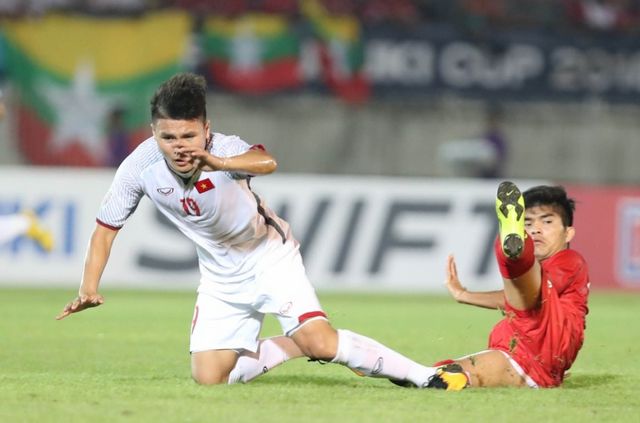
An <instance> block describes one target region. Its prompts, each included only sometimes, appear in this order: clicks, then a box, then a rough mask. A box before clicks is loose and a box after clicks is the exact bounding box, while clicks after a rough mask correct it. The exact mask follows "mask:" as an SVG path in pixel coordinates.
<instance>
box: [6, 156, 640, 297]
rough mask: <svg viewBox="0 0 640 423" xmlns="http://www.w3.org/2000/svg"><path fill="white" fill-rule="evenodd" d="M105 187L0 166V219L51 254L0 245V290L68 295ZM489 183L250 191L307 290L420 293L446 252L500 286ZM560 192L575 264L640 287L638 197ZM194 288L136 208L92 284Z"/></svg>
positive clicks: (362, 180)
mask: <svg viewBox="0 0 640 423" xmlns="http://www.w3.org/2000/svg"><path fill="white" fill-rule="evenodd" d="M112 177H113V171H112V170H97V169H70V168H66V169H60V168H56V169H55V170H54V169H53V168H51V169H49V168H24V167H22V168H18V167H16V168H0V181H2V191H1V193H0V214H4V213H10V212H14V211H20V210H24V209H31V210H33V211H35V212H36V213H37V214H38V215H39V216H40V217H41V218H42V220H43V222H44V223H45V224H46V225H47V226H49V227H50V228H51V230H52V231H53V232H54V234H55V238H56V245H55V248H54V250H53V251H52V252H51V253H46V252H44V251H43V250H41V249H40V248H39V247H38V246H37V245H36V244H35V243H34V242H33V241H31V240H29V239H26V238H24V237H21V238H18V239H16V240H14V241H12V242H10V243H8V244H6V245H3V246H0V285H11V284H20V285H34V286H73V287H75V286H77V284H78V282H79V279H80V275H81V273H82V264H83V260H84V254H85V248H86V245H87V242H88V240H89V237H90V234H91V231H92V230H93V228H94V226H95V215H96V212H97V210H98V207H99V205H100V202H101V200H102V197H103V195H104V194H105V193H106V191H107V190H108V188H109V184H110V182H111V180H112ZM518 182H519V184H520V185H521V187H522V188H527V187H528V186H532V185H534V184H538V183H540V181H534V180H528V181H518ZM496 185H497V182H496V181H491V180H474V179H426V178H425V179H418V178H394V177H345V176H340V177H339V176H324V175H299V174H295V175H294V174H277V175H271V176H268V177H262V178H260V177H259V178H255V179H254V180H253V182H252V187H253V189H254V191H256V192H257V193H258V194H259V195H260V196H261V197H262V198H263V199H264V200H265V202H266V203H267V205H269V206H270V207H271V208H272V209H274V210H275V211H276V212H277V213H278V214H279V215H281V216H283V217H285V218H286V219H287V220H288V221H289V222H290V223H291V226H292V229H293V232H294V235H295V236H296V238H297V239H298V240H299V241H300V247H301V249H302V252H303V256H304V259H305V264H306V267H307V270H308V273H309V277H310V279H311V280H312V281H313V283H314V285H315V286H316V287H317V288H319V289H324V290H374V291H375V290H381V291H425V292H442V291H443V290H444V285H443V280H444V275H445V262H446V257H447V255H448V254H450V253H453V254H454V255H455V256H456V260H457V263H458V268H459V271H460V277H461V280H462V281H463V283H464V284H465V285H466V286H467V287H468V288H470V289H474V290H492V289H498V288H500V286H501V283H500V277H499V274H498V271H497V268H496V265H495V260H494V258H493V249H492V242H493V239H494V236H495V234H496V231H497V223H496V219H495V212H494V201H493V198H494V195H495V189H496ZM570 194H572V195H575V196H576V198H577V199H578V201H579V204H578V208H579V212H578V213H577V220H576V225H577V226H578V234H579V235H578V237H577V238H576V241H575V243H574V246H575V247H576V248H577V249H578V250H579V251H581V252H583V253H584V254H585V256H586V257H587V259H588V261H589V263H590V265H591V271H592V278H591V279H592V282H593V283H594V285H595V286H602V287H605V288H612V287H640V259H639V257H640V190H632V189H629V190H622V189H610V188H604V187H601V188H600V190H598V189H595V188H591V187H570ZM594 222H596V224H594ZM603 247H605V248H603ZM603 258H605V259H606V260H604V259H603ZM198 280H199V275H198V269H197V259H196V254H195V249H194V247H193V246H192V245H191V243H190V242H189V241H188V240H187V239H186V238H185V237H184V236H183V235H181V234H180V233H179V232H177V230H176V229H175V228H173V227H172V226H170V224H169V223H168V222H167V221H166V220H165V219H164V218H163V217H162V216H161V214H160V213H157V212H156V211H155V209H154V207H153V206H152V205H151V203H150V202H149V201H148V200H147V199H143V200H142V203H141V204H140V207H139V208H138V210H137V211H136V213H135V214H134V215H133V216H132V217H131V218H130V220H129V221H128V222H127V224H126V225H125V227H124V228H123V229H122V230H121V232H120V234H119V235H118V237H117V239H116V243H115V246H114V248H113V251H112V255H111V259H110V262H109V265H108V266H107V269H106V271H105V274H104V279H103V286H104V287H112V286H123V287H132V288H133V287H135V288H140V287H149V288H160V289H165V288H166V289H169V288H195V286H196V285H197V282H198Z"/></svg>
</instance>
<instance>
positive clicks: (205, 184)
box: [196, 178, 215, 194]
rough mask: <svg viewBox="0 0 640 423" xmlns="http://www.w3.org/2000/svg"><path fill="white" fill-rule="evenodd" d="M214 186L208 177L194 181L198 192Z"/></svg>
mask: <svg viewBox="0 0 640 423" xmlns="http://www.w3.org/2000/svg"><path fill="white" fill-rule="evenodd" d="M214 188H215V185H213V182H211V179H209V178H207V179H203V180H201V181H198V182H196V191H198V192H199V193H200V194H202V193H203V192H207V191H209V190H212V189H214Z"/></svg>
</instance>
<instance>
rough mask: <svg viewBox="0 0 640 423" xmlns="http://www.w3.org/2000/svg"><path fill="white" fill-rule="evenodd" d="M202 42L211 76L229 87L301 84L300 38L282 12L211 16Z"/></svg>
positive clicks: (260, 89) (251, 89) (271, 88)
mask: <svg viewBox="0 0 640 423" xmlns="http://www.w3.org/2000/svg"><path fill="white" fill-rule="evenodd" d="M203 45H204V54H205V56H206V61H207V66H208V69H209V72H210V76H211V79H212V80H214V81H215V82H217V83H218V85H220V86H221V87H224V88H226V89H228V90H231V91H236V92H244V93H250V94H262V93H268V92H275V91H279V90H284V89H289V88H295V87H299V86H300V85H301V84H302V77H301V74H300V69H299V52H300V41H299V38H298V36H297V35H296V33H295V31H294V30H293V28H292V27H291V25H290V24H289V22H288V21H287V19H286V18H285V17H283V16H277V15H271V14H247V15H244V16H241V17H238V18H222V17H210V18H208V19H207V20H206V23H205V30H204V42H203Z"/></svg>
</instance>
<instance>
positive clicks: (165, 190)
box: [158, 188, 173, 195]
mask: <svg viewBox="0 0 640 423" xmlns="http://www.w3.org/2000/svg"><path fill="white" fill-rule="evenodd" d="M158 192H159V193H160V194H162V195H170V194H171V193H173V188H158Z"/></svg>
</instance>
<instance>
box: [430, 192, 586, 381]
mask: <svg viewBox="0 0 640 423" xmlns="http://www.w3.org/2000/svg"><path fill="white" fill-rule="evenodd" d="M574 209H575V202H574V201H573V200H572V199H570V198H568V197H567V193H566V192H565V190H564V188H562V187H558V186H538V187H534V188H531V189H529V190H527V191H525V192H524V195H522V194H521V192H520V190H519V189H518V187H517V186H516V185H515V184H513V183H511V182H503V183H502V184H501V185H500V187H499V188H498V194H497V201H496V212H497V215H498V220H499V223H500V236H499V237H498V238H497V239H496V243H495V253H496V258H497V260H498V266H499V269H500V273H501V274H502V278H503V281H504V289H503V290H500V291H493V292H470V291H467V290H466V289H465V288H464V287H463V286H462V284H461V282H460V280H459V279H458V273H457V269H456V264H455V260H454V258H453V257H452V256H449V258H448V263H447V279H446V284H447V288H448V289H449V292H450V293H451V295H452V296H453V297H454V298H455V300H456V301H458V302H460V303H465V304H471V305H476V306H479V307H485V308H491V309H500V310H503V312H504V315H505V317H504V319H502V320H501V321H500V322H498V323H497V324H496V325H495V327H494V328H493V330H492V331H491V334H490V336H489V346H488V350H485V351H481V352H478V353H475V354H471V355H468V356H465V357H462V358H459V359H457V360H446V361H445V362H441V363H439V364H447V362H448V363H450V364H449V366H450V367H451V368H456V367H457V368H459V367H462V369H463V370H464V372H465V373H466V374H467V377H468V381H469V383H468V386H471V387H497V386H529V387H532V388H537V387H543V388H548V387H556V386H559V385H560V384H562V381H563V378H564V375H565V372H566V371H567V370H568V369H569V368H570V367H571V365H572V364H573V362H574V360H575V359H576V356H577V355H578V351H580V348H581V347H582V343H583V340H584V329H585V317H586V315H587V313H588V311H589V310H588V307H587V299H588V295H589V276H588V270H587V264H586V262H585V260H584V258H583V257H582V256H581V255H580V254H579V253H578V252H576V251H575V250H572V249H570V248H569V243H570V241H571V240H572V239H573V237H574V235H575V229H574V228H573V226H572V224H573V211H574Z"/></svg>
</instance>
